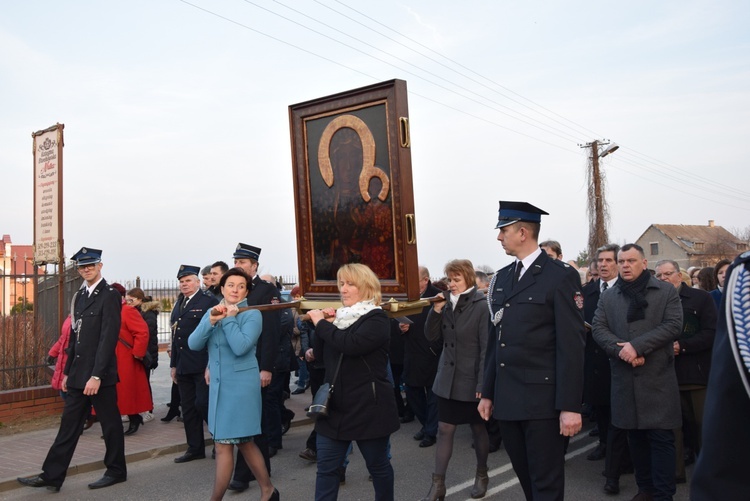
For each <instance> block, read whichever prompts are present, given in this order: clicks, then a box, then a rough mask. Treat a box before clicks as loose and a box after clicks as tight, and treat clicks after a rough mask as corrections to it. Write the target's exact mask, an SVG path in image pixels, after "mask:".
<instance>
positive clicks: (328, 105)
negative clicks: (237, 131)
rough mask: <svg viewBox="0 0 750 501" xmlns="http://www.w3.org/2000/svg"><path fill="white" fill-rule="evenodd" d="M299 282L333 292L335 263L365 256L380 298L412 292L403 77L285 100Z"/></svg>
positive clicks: (413, 247) (314, 290)
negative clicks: (297, 100)
mask: <svg viewBox="0 0 750 501" xmlns="http://www.w3.org/2000/svg"><path fill="white" fill-rule="evenodd" d="M289 120H290V128H291V139H292V163H293V169H294V193H295V197H294V203H295V209H296V220H297V221H296V222H297V257H298V263H299V284H300V288H301V289H302V292H303V294H304V296H305V298H308V299H322V300H327V299H338V297H339V294H338V288H337V284H336V272H337V270H338V269H339V267H340V266H341V265H343V264H346V263H364V264H366V265H368V266H369V267H370V268H372V270H373V271H374V272H375V274H377V275H378V277H379V278H380V283H381V287H382V292H383V299H384V300H388V299H390V298H394V299H396V300H399V301H413V300H416V299H418V298H419V270H418V264H417V241H416V227H415V221H414V192H413V185H412V174H411V150H410V144H409V114H408V105H407V100H406V82H405V81H403V80H391V81H388V82H383V83H379V84H375V85H370V86H368V87H362V88H360V89H355V90H351V91H347V92H342V93H340V94H335V95H332V96H327V97H322V98H319V99H314V100H312V101H307V102H304V103H300V104H295V105H292V106H290V107H289Z"/></svg>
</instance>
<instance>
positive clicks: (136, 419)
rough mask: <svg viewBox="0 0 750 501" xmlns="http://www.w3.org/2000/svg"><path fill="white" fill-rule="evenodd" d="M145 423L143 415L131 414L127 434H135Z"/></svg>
mask: <svg viewBox="0 0 750 501" xmlns="http://www.w3.org/2000/svg"><path fill="white" fill-rule="evenodd" d="M142 424H143V417H142V416H141V415H140V414H133V415H132V416H130V426H128V429H127V430H126V431H125V433H124V434H125V435H135V432H137V431H138V428H140V426H141V425H142Z"/></svg>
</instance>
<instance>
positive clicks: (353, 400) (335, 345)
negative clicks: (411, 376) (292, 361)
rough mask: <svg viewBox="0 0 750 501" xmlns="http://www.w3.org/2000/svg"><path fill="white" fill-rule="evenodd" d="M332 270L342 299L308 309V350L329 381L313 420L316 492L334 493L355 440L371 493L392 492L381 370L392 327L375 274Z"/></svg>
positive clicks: (359, 268)
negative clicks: (323, 406)
mask: <svg viewBox="0 0 750 501" xmlns="http://www.w3.org/2000/svg"><path fill="white" fill-rule="evenodd" d="M336 278H337V281H338V288H339V292H340V293H341V303H342V304H343V307H341V308H339V309H338V310H334V309H333V308H327V309H325V310H312V311H310V312H309V316H310V320H311V321H312V323H313V324H314V325H315V343H314V347H313V352H314V356H315V359H316V360H321V359H322V360H323V361H324V363H325V370H326V375H325V381H326V382H327V383H329V384H330V385H331V386H332V387H333V393H332V395H331V398H330V402H329V407H330V409H329V414H328V416H327V417H324V418H320V419H318V420H317V422H316V423H315V431H316V432H317V449H318V451H317V460H318V474H317V479H316V481H315V499H316V501H322V500H334V499H337V498H338V491H339V467H340V466H341V464H342V462H343V461H344V458H345V457H346V452H347V449H348V448H349V446H350V444H351V442H352V441H356V442H357V446H358V447H359V450H360V452H362V457H363V458H364V459H365V463H366V464H367V469H368V470H369V472H370V475H372V485H373V488H374V489H375V499H376V500H378V501H387V500H393V499H394V492H393V482H394V475H393V467H392V466H391V461H390V459H389V458H388V441H389V439H390V436H391V433H393V432H394V431H396V430H398V428H399V421H398V411H397V410H396V398H395V396H394V394H393V385H392V384H391V382H390V381H389V380H388V377H387V372H388V348H389V346H390V341H391V332H390V324H389V320H388V316H387V315H386V314H385V312H384V311H383V309H382V308H381V307H380V301H381V295H380V281H379V280H378V277H377V276H376V275H375V273H373V271H372V270H371V269H370V268H368V267H367V266H365V265H364V264H345V265H344V266H342V267H341V268H339V270H338V272H337V274H336ZM337 368H338V369H337Z"/></svg>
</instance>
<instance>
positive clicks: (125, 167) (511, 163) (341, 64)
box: [0, 0, 750, 281]
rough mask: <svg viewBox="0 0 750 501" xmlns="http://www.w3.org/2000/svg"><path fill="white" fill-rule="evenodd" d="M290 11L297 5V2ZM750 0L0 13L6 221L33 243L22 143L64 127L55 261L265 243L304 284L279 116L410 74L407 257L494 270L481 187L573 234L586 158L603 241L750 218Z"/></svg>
mask: <svg viewBox="0 0 750 501" xmlns="http://www.w3.org/2000/svg"><path fill="white" fill-rule="evenodd" d="M292 8H293V9H295V10H292ZM749 22H750V3H748V2H747V1H746V0H737V1H728V0H727V1H723V0H719V1H717V0H714V1H710V2H709V1H705V0H701V1H689V0H688V1H684V0H682V1H664V2H653V1H632V2H608V1H605V2H601V1H599V2H592V1H575V0H574V1H568V2H544V1H537V0H530V1H529V0H527V1H524V2H516V1H507V0H493V1H485V2H481V1H471V0H465V1H463V2H456V1H442V0H429V1H428V0H404V1H401V2H398V1H391V0H380V1H378V2H365V1H354V0H340V1H339V0H319V1H313V0H310V1H308V0H304V1H301V0H300V1H292V0H282V1H270V0H255V1H250V0H247V1H242V0H213V1H208V0H190V2H189V3H188V2H186V1H179V0H159V1H154V0H148V1H146V0H141V1H138V0H136V1H128V2H101V1H93V0H92V1H75V0H70V1H66V2H59V1H51V0H50V1H35V2H7V3H5V4H4V6H3V9H2V15H1V16H0V110H1V111H0V173H1V174H2V175H1V176H0V179H1V181H0V183H1V184H0V186H1V188H0V215H1V216H0V233H2V234H10V235H11V238H12V240H13V242H14V243H15V244H30V243H32V241H33V207H32V198H33V184H32V181H33V176H32V138H31V133H32V132H34V131H36V130H40V129H44V128H47V127H49V126H51V125H54V124H55V123H56V122H60V123H64V124H65V149H64V216H65V219H64V238H65V251H66V255H67V256H70V255H72V254H73V253H75V252H76V251H77V250H78V249H79V248H80V247H81V246H89V247H95V248H101V249H103V250H104V263H105V267H104V270H103V272H104V276H105V277H107V278H108V279H109V280H110V281H112V280H122V281H126V280H131V279H134V278H135V276H137V275H138V276H141V277H143V278H151V279H164V278H172V277H174V276H175V274H176V272H177V269H178V267H179V265H180V264H182V263H185V264H195V265H199V266H202V265H206V264H209V263H211V262H213V261H215V260H217V259H224V260H226V261H227V262H229V261H230V260H231V254H232V251H233V249H234V247H235V245H236V244H237V242H239V241H242V242H246V243H249V244H252V245H255V246H258V247H261V248H262V249H263V252H262V254H261V260H260V262H261V272H262V273H272V274H276V275H295V276H296V275H297V253H296V240H295V220H294V193H293V186H292V161H291V149H290V137H289V120H288V106H289V105H291V104H295V103H299V102H303V101H307V100H310V99H314V98H317V97H322V96H326V95H329V94H333V93H337V92H341V91H345V90H349V89H353V88H357V87H361V86H365V85H369V84H373V83H376V82H380V81H385V80H390V79H393V78H400V79H403V80H406V81H407V85H408V90H409V114H410V120H411V137H412V148H411V154H412V168H413V177H414V198H415V204H416V222H417V245H418V249H419V260H420V262H421V263H422V264H424V265H426V266H428V267H429V268H430V270H431V274H432V275H433V276H437V275H440V274H441V272H442V268H443V266H444V265H445V263H446V262H447V261H449V260H451V259H454V258H468V259H471V260H472V261H473V262H474V264H475V265H477V266H479V265H488V266H491V267H492V268H499V267H501V266H504V265H505V264H507V263H509V262H510V260H511V258H510V257H508V256H505V255H504V253H503V250H502V248H501V246H500V244H499V242H497V241H496V236H497V232H496V231H495V230H494V226H495V224H496V220H497V202H498V200H501V199H504V200H525V201H528V202H530V203H532V204H534V205H537V206H539V207H541V208H543V209H545V210H546V211H547V212H549V213H550V216H547V217H545V218H544V220H543V222H542V235H541V238H542V239H548V238H552V239H556V240H559V241H560V242H561V244H562V247H563V252H564V254H565V257H566V258H575V257H576V255H577V254H578V253H579V251H581V250H582V249H584V248H585V247H586V241H587V232H588V224H587V218H586V212H585V203H586V177H585V173H586V165H587V153H586V150H583V149H581V148H579V146H578V144H580V143H586V142H590V141H592V140H594V139H603V138H606V139H611V140H612V141H615V142H617V143H618V144H620V145H621V148H620V150H619V151H617V152H616V153H615V154H613V155H611V156H609V157H607V158H606V159H604V160H603V162H602V165H603V169H604V171H605V173H606V176H607V199H608V202H609V205H610V209H611V225H610V237H611V240H612V241H615V242H617V243H625V242H626V241H634V240H635V239H637V238H638V237H639V236H640V235H641V233H643V232H644V231H645V230H646V228H647V227H648V226H649V224H652V223H665V224H667V223H668V224H680V223H682V224H707V222H708V220H709V219H714V220H716V224H717V225H721V226H724V227H726V228H727V229H730V230H731V229H734V228H745V227H747V226H748V225H750V169H749V168H748V162H747V160H746V153H745V152H744V150H743V148H744V147H745V146H746V145H747V142H748V125H747V124H748V123H749V122H750V30H748V25H749V24H750V23H749Z"/></svg>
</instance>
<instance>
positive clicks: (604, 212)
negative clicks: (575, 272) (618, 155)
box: [579, 140, 619, 259]
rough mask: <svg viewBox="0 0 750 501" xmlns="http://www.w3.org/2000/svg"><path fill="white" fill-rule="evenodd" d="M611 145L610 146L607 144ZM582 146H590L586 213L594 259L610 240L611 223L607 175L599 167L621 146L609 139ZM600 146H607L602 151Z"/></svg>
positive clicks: (589, 253)
mask: <svg viewBox="0 0 750 501" xmlns="http://www.w3.org/2000/svg"><path fill="white" fill-rule="evenodd" d="M607 145H609V146H607ZM579 146H580V147H581V148H590V149H591V155H590V156H589V164H588V167H587V169H586V184H587V185H588V200H587V204H586V214H587V215H588V218H589V241H588V249H587V252H588V255H589V259H593V258H594V256H595V255H596V249H598V248H599V247H601V246H602V245H605V244H606V243H608V241H609V236H608V235H607V226H608V224H609V206H608V205H607V201H606V199H605V196H604V181H605V177H604V175H603V174H602V172H601V170H600V168H599V159H600V158H602V157H605V156H607V155H609V154H610V153H612V152H614V151H615V150H617V149H618V148H619V146H617V145H616V144H615V143H612V144H611V145H610V143H609V141H607V140H603V141H592V142H590V143H586V144H580V145H579ZM599 146H607V148H605V149H604V150H603V151H602V152H600V151H599Z"/></svg>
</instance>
